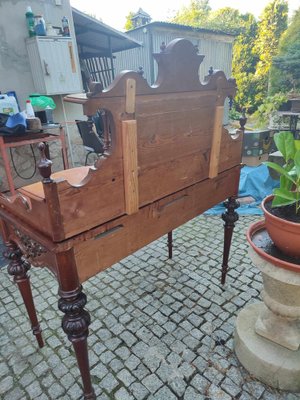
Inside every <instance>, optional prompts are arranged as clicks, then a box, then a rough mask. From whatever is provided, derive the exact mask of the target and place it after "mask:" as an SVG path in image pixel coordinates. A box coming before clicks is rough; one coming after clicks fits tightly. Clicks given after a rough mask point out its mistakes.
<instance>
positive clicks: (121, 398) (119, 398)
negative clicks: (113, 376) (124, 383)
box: [115, 387, 134, 400]
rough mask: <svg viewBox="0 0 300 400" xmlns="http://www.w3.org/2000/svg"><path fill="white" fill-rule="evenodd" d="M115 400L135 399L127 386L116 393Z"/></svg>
mask: <svg viewBox="0 0 300 400" xmlns="http://www.w3.org/2000/svg"><path fill="white" fill-rule="evenodd" d="M115 400H134V398H133V397H132V396H131V395H130V394H129V393H128V391H127V390H126V389H125V388H123V387H122V388H121V389H119V390H117V391H116V393H115Z"/></svg>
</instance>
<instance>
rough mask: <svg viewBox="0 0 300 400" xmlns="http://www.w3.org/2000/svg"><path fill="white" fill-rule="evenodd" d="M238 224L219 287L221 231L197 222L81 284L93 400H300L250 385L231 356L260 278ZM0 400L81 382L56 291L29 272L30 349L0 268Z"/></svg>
mask: <svg viewBox="0 0 300 400" xmlns="http://www.w3.org/2000/svg"><path fill="white" fill-rule="evenodd" d="M257 219H258V217H241V218H240V221H239V222H238V224H237V227H236V230H235V234H234V238H233V246H232V253H231V255H232V256H231V262H230V265H231V270H230V271H229V273H228V278H227V284H226V286H225V287H224V289H223V288H222V287H221V286H220V283H219V282H220V263H221V255H222V242H223V229H222V222H221V221H220V218H219V217H212V216H201V217H198V218H196V219H194V220H192V221H190V222H189V223H187V224H186V225H184V226H182V227H181V228H179V229H177V230H176V231H175V232H174V239H175V241H174V246H175V250H174V257H173V260H172V261H171V260H168V259H167V247H166V238H162V239H160V240H158V241H156V242H154V243H152V244H151V245H149V246H147V247H145V248H144V249H142V250H140V251H138V252H137V253H135V254H134V255H132V256H130V257H127V258H126V259H124V260H123V261H122V262H120V263H118V264H116V265H114V266H113V267H112V268H110V269H108V270H106V271H105V272H103V273H101V274H99V275H97V276H96V277H94V278H92V279H90V280H89V281H88V282H86V283H84V291H85V293H86V294H87V296H88V303H87V309H88V310H89V311H90V313H91V315H92V321H93V322H92V324H91V328H90V336H89V345H90V362H91V367H92V368H91V369H92V378H93V383H94V387H95V389H96V393H97V399H98V400H107V399H115V400H129V399H136V400H142V399H149V400H176V399H183V400H230V399H240V400H248V399H262V400H273V399H287V400H295V399H300V394H292V393H287V392H285V393H284V392H279V391H276V390H273V389H272V388H270V387H267V386H265V385H263V384H262V383H260V382H258V381H257V380H255V379H254V378H253V377H251V376H250V375H249V374H248V373H247V371H245V370H244V369H243V368H242V367H241V366H240V364H239V362H238V361H237V359H236V357H235V355H234V353H233V350H232V348H233V332H234V324H235V318H236V315H237V313H238V311H239V310H240V309H241V308H242V307H244V306H245V304H249V303H251V302H256V301H257V300H258V299H259V291H260V288H261V276H260V274H259V273H258V271H257V270H256V268H255V267H254V266H253V265H251V262H250V260H249V258H248V256H247V243H246V239H245V230H246V229H247V227H248V226H249V224H250V223H251V222H252V221H255V220H257ZM0 277H1V278H0V285H1V303H2V306H1V309H0V399H2V400H18V399H39V400H46V399H51V400H52V399H65V400H68V399H70V400H75V399H80V398H81V396H82V394H81V393H82V392H81V381H80V379H79V372H78V369H77V364H76V362H75V359H74V357H73V354H72V350H71V347H70V344H69V342H68V340H67V339H66V337H65V335H64V333H63V332H62V330H61V328H60V320H61V315H60V312H59V311H58V310H57V284H56V282H55V280H54V279H53V278H52V277H51V275H50V274H49V273H48V271H47V270H41V269H34V270H32V272H31V280H32V286H33V293H34V297H35V302H36V305H37V310H38V314H39V317H40V321H41V325H42V328H43V334H44V338H45V340H46V346H45V347H44V348H43V349H41V350H37V347H36V342H35V340H34V338H33V336H32V334H31V332H30V329H29V324H28V321H27V316H26V314H25V309H24V306H23V304H22V301H21V298H20V295H19V293H18V291H17V290H16V288H15V286H14V285H13V284H12V283H11V281H10V279H9V278H8V275H7V272H6V268H2V269H1V270H0Z"/></svg>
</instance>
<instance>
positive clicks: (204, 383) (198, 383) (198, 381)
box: [191, 375, 210, 393]
mask: <svg viewBox="0 0 300 400" xmlns="http://www.w3.org/2000/svg"><path fill="white" fill-rule="evenodd" d="M191 385H192V386H194V388H195V389H197V390H198V391H199V392H200V393H207V390H208V388H209V387H210V382H209V381H208V380H207V379H206V378H204V377H203V376H201V375H196V376H195V377H194V378H193V379H192V381H191Z"/></svg>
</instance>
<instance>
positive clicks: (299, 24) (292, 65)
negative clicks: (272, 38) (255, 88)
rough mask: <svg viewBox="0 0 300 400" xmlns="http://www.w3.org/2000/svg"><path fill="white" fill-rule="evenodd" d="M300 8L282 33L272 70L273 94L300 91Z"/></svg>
mask: <svg viewBox="0 0 300 400" xmlns="http://www.w3.org/2000/svg"><path fill="white" fill-rule="evenodd" d="M299 60H300V8H299V10H298V11H297V12H296V13H295V14H294V16H293V19H292V21H291V24H290V25H289V27H288V29H287V30H286V32H285V33H284V34H283V35H282V37H281V39H280V42H279V47H278V55H277V56H276V57H274V58H273V63H272V67H271V71H270V92H271V94H274V93H278V92H283V93H286V92H288V91H290V90H292V91H294V92H299V91H300V62H299Z"/></svg>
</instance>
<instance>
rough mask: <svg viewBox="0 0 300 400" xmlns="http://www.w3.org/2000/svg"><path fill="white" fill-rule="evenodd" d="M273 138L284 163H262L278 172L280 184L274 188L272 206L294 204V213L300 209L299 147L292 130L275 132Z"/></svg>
mask: <svg viewBox="0 0 300 400" xmlns="http://www.w3.org/2000/svg"><path fill="white" fill-rule="evenodd" d="M274 140H275V144H276V147H277V149H278V150H279V151H280V152H281V154H282V156H283V158H284V161H285V164H284V165H283V166H280V165H278V164H276V163H274V162H271V161H266V162H265V163H264V164H265V165H267V166H268V167H270V168H272V169H274V170H275V171H277V172H278V173H279V174H280V186H279V188H276V189H274V192H273V193H274V199H273V201H272V207H282V206H286V205H290V204H295V206H296V213H298V212H299V211H300V149H298V146H297V142H296V141H295V139H294V136H293V134H292V132H286V131H285V132H277V133H275V135H274Z"/></svg>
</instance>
